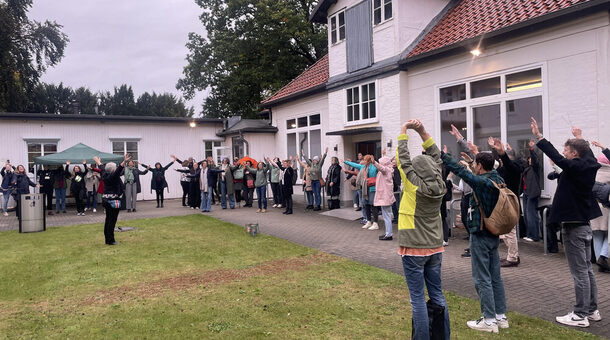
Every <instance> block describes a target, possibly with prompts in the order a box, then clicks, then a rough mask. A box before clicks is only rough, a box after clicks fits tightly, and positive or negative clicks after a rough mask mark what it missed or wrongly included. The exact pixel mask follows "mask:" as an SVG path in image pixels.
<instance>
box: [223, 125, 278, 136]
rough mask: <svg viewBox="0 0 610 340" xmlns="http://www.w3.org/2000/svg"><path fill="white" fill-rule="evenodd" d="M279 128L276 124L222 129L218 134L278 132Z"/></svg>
mask: <svg viewBox="0 0 610 340" xmlns="http://www.w3.org/2000/svg"><path fill="white" fill-rule="evenodd" d="M277 131H278V129H277V128H276V127H275V126H270V127H268V128H243V129H237V130H231V131H222V132H218V133H217V134H216V136H218V137H225V136H230V135H238V134H240V133H277Z"/></svg>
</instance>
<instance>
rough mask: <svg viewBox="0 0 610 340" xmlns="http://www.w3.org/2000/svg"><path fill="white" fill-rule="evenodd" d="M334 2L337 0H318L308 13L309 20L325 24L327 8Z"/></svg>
mask: <svg viewBox="0 0 610 340" xmlns="http://www.w3.org/2000/svg"><path fill="white" fill-rule="evenodd" d="M335 2H337V0H320V2H319V3H318V4H317V5H316V7H314V9H313V11H311V14H310V15H309V21H310V22H315V23H318V24H325V23H326V17H327V15H328V14H327V11H328V8H329V7H330V5H332V4H334V3H335Z"/></svg>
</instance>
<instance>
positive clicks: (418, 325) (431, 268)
mask: <svg viewBox="0 0 610 340" xmlns="http://www.w3.org/2000/svg"><path fill="white" fill-rule="evenodd" d="M442 260H443V254H442V253H438V254H434V255H430V256H403V257H402V267H403V269H404V271H405V278H406V280H407V286H408V287H409V295H410V297H411V309H412V310H413V313H412V314H413V327H414V337H413V339H416V340H428V339H430V328H429V324H430V320H429V319H428V307H427V306H426V294H425V292H424V283H425V285H426V288H427V289H428V296H429V297H430V301H431V302H432V303H434V304H436V305H439V306H443V307H445V339H450V338H451V337H450V335H451V331H450V326H449V308H448V307H447V301H446V300H445V295H443V290H442V287H441V286H442V285H441V262H442ZM494 317H495V315H494Z"/></svg>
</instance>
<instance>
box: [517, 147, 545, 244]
mask: <svg viewBox="0 0 610 340" xmlns="http://www.w3.org/2000/svg"><path fill="white" fill-rule="evenodd" d="M535 145H536V143H535V142H534V141H533V140H531V141H530V142H529V151H530V156H529V157H528V159H527V163H528V166H527V167H526V168H525V170H523V182H522V183H521V189H522V192H523V215H524V218H525V226H526V228H527V237H526V238H524V240H526V241H534V242H538V241H539V240H540V230H539V229H540V228H539V226H540V217H539V216H538V200H539V199H540V193H541V190H540V161H539V160H538V155H537V154H536V151H535V150H534V146H535Z"/></svg>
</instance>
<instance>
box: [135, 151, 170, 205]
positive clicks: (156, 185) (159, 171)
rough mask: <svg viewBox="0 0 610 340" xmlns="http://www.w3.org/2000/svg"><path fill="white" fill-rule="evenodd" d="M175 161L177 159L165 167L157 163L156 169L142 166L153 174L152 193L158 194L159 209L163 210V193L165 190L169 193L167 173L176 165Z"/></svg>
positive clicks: (151, 180) (151, 181)
mask: <svg viewBox="0 0 610 340" xmlns="http://www.w3.org/2000/svg"><path fill="white" fill-rule="evenodd" d="M174 161H176V159H175V158H174V160H173V161H171V162H169V164H167V165H166V166H164V167H162V166H161V163H159V162H157V163H155V167H154V168H151V167H150V166H148V165H145V164H141V165H142V166H143V167H145V168H146V169H148V171H150V172H151V173H152V178H151V179H150V192H152V191H153V190H154V191H155V193H156V194H157V208H163V191H164V190H165V188H168V192H169V187H168V185H167V181H166V180H165V171H167V169H169V167H170V166H172V164H174Z"/></svg>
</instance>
